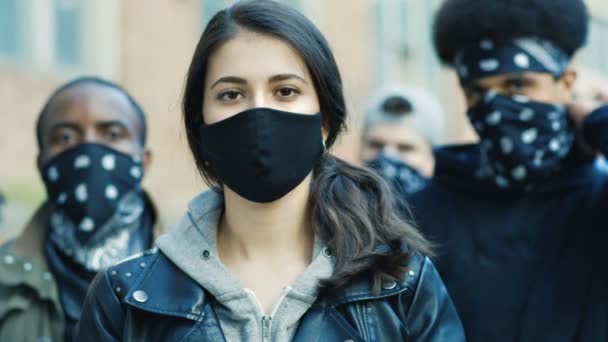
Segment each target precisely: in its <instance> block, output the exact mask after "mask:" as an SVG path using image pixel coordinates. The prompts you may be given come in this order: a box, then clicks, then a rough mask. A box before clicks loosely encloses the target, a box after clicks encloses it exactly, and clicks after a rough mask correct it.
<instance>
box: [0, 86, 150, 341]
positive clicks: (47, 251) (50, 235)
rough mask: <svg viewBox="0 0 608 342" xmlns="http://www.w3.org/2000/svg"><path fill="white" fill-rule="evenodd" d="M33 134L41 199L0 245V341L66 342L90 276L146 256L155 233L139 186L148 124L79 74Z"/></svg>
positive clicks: (129, 103) (134, 108) (121, 94)
mask: <svg viewBox="0 0 608 342" xmlns="http://www.w3.org/2000/svg"><path fill="white" fill-rule="evenodd" d="M36 134H37V138H38V145H39V156H38V168H39V170H40V173H41V177H42V180H43V182H44V185H45V187H46V190H47V201H46V202H45V204H44V205H43V206H42V207H41V208H40V209H39V210H38V211H37V212H36V214H34V216H33V218H32V219H31V221H30V223H29V224H28V225H27V227H26V228H25V230H24V231H23V233H22V235H21V236H19V237H18V238H17V239H16V240H15V241H11V242H8V243H7V244H6V245H5V246H2V247H0V274H1V275H2V276H0V308H2V309H0V340H2V341H4V340H7V341H9V340H11V341H39V340H46V339H45V338H48V340H53V341H58V340H62V339H65V340H66V341H67V340H70V341H71V340H72V334H73V329H74V327H75V324H76V322H77V321H78V319H79V316H80V311H81V305H82V303H83V301H84V297H85V294H86V289H87V287H88V285H89V284H90V282H91V281H92V280H93V277H94V276H95V274H96V273H97V272H98V271H101V270H103V269H105V268H107V267H108V266H110V265H113V264H114V263H117V262H118V261H120V260H122V259H125V258H126V257H128V256H130V255H132V254H136V253H140V252H142V251H144V250H147V249H149V248H150V247H151V244H152V241H153V238H154V237H153V235H154V230H156V229H158V227H155V226H156V225H157V218H156V211H155V209H154V206H153V205H152V202H151V201H150V199H149V198H148V197H147V196H146V194H145V192H144V191H143V189H142V188H141V180H142V177H143V176H144V174H145V171H146V170H147V168H148V166H149V164H150V158H151V155H150V151H149V150H148V149H147V147H146V120H145V115H144V113H143V111H142V109H141V108H140V106H139V105H138V104H137V103H136V102H135V100H134V99H133V98H132V97H131V96H130V95H129V94H128V93H127V92H126V91H125V90H123V89H122V88H120V87H119V86H118V85H116V84H113V83H111V82H108V81H105V80H102V79H99V78H95V77H83V78H78V79H75V80H73V81H71V82H68V83H66V84H65V85H63V86H61V87H60V88H59V89H57V90H56V91H55V92H54V93H53V94H52V95H51V96H50V98H49V99H48V100H47V103H46V104H45V106H44V108H43V109H42V111H41V113H40V115H39V118H38V123H37V127H36ZM38 278H39V279H38ZM21 302H27V303H28V305H26V306H21V305H18V303H21ZM16 303H17V304H16Z"/></svg>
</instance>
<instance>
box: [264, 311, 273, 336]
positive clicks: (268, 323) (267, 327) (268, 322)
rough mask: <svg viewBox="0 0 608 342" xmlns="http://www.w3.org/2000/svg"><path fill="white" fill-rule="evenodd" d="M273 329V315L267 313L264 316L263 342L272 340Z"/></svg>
mask: <svg viewBox="0 0 608 342" xmlns="http://www.w3.org/2000/svg"><path fill="white" fill-rule="evenodd" d="M271 330H272V317H270V316H268V315H266V316H264V317H262V342H270V336H272V335H271V334H270V333H271Z"/></svg>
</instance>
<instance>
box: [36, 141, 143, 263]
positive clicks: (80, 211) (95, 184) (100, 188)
mask: <svg viewBox="0 0 608 342" xmlns="http://www.w3.org/2000/svg"><path fill="white" fill-rule="evenodd" d="M142 175H143V169H142V165H141V161H140V160H138V159H136V158H133V157H131V156H129V155H126V154H124V153H121V152H118V151H115V150H113V149H110V148H107V147H105V146H102V145H97V144H81V145H78V146H76V147H74V148H72V149H70V150H67V151H65V152H63V153H61V154H60V155H58V156H57V157H55V158H54V159H53V160H51V161H50V162H48V163H47V164H46V165H45V167H44V168H43V171H42V177H43V181H44V184H45V186H46V189H47V194H48V200H49V201H51V202H53V203H54V204H55V211H54V213H53V214H52V216H51V231H50V236H49V237H50V238H51V239H52V240H53V242H54V243H55V244H56V245H57V246H58V247H59V248H60V249H61V250H62V251H63V252H64V253H65V254H66V255H68V256H71V257H72V258H73V259H74V260H75V261H76V262H78V263H80V264H83V265H84V266H86V267H87V268H88V269H92V270H98V269H100V268H103V267H104V266H105V265H107V264H108V263H110V264H111V263H113V262H116V261H119V260H121V259H123V258H124V257H126V256H127V255H128V254H127V255H123V254H124V253H122V252H123V251H124V252H127V245H128V242H129V232H130V231H132V230H134V229H137V227H138V223H139V220H140V218H141V216H142V213H143V211H144V200H143V193H142V191H141V186H140V182H141V178H142Z"/></svg>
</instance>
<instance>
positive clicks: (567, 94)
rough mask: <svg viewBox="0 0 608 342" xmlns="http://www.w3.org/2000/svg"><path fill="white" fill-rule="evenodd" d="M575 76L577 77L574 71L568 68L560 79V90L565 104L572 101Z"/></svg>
mask: <svg viewBox="0 0 608 342" xmlns="http://www.w3.org/2000/svg"><path fill="white" fill-rule="evenodd" d="M577 76H578V75H577V73H576V70H575V69H574V68H573V67H571V66H569V67H568V69H566V71H565V72H564V74H563V75H562V77H561V78H560V85H561V87H560V88H561V92H562V94H563V100H564V102H565V103H568V102H570V101H572V96H573V93H574V83H575V82H576V79H577Z"/></svg>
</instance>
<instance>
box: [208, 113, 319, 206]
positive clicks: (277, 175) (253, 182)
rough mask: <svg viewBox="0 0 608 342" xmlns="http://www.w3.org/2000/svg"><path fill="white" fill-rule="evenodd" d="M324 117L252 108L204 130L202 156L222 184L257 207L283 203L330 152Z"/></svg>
mask: <svg viewBox="0 0 608 342" xmlns="http://www.w3.org/2000/svg"><path fill="white" fill-rule="evenodd" d="M321 127H322V123H321V114H314V115H307V114H295V113H289V112H283V111H279V110H274V109H270V108H253V109H249V110H246V111H244V112H241V113H239V114H236V115H234V116H232V117H230V118H228V119H225V120H223V121H220V122H217V123H214V124H211V125H202V126H201V132H200V133H201V142H202V143H201V146H200V149H201V153H202V155H203V158H204V160H205V163H206V165H207V166H208V167H210V168H211V169H212V170H213V172H214V173H215V174H216V175H217V177H218V178H219V179H220V181H221V182H222V183H223V184H225V185H226V186H227V187H228V188H230V189H231V190H233V191H234V192H236V193H237V194H238V195H239V196H241V197H243V198H245V199H248V200H250V201H253V202H258V203H268V202H273V201H276V200H278V199H279V198H281V197H283V196H285V195H286V194H287V193H289V192H290V191H291V190H293V189H294V188H295V187H297V186H298V185H299V184H300V183H301V182H302V181H303V180H304V179H305V178H306V176H308V175H309V174H310V172H311V171H312V170H313V168H314V166H315V164H316V163H317V162H318V161H319V160H320V158H321V156H322V155H323V152H324V150H325V147H324V144H323V135H322V133H321Z"/></svg>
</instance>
